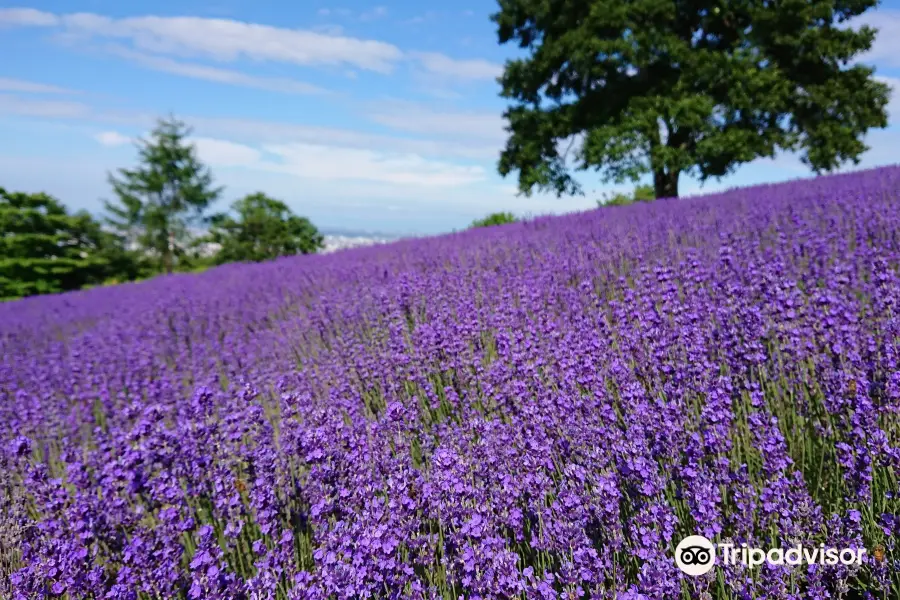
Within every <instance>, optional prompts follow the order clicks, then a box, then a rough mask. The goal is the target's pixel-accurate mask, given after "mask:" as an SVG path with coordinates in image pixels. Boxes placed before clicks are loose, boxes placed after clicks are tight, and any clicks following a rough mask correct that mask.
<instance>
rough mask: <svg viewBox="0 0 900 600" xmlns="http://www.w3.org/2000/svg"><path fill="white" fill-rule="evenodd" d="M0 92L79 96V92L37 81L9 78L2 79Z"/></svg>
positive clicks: (0, 78) (0, 80)
mask: <svg viewBox="0 0 900 600" xmlns="http://www.w3.org/2000/svg"><path fill="white" fill-rule="evenodd" d="M0 92H24V93H26V94H79V93H80V92H78V91H77V90H69V89H66V88H61V87H57V86H55V85H48V84H46V83H37V82H35V81H25V80H24V79H10V78H9V77H0Z"/></svg>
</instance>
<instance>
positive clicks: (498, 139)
mask: <svg viewBox="0 0 900 600" xmlns="http://www.w3.org/2000/svg"><path fill="white" fill-rule="evenodd" d="M369 118H371V119H372V120H373V121H375V122H376V123H379V124H381V125H385V126H387V127H391V128H392V129H396V130H398V131H406V132H409V133H416V134H421V135H429V136H440V137H449V138H452V139H460V138H464V139H470V140H482V141H489V142H493V143H495V144H497V147H498V148H499V144H501V143H502V141H503V140H504V139H505V138H506V133H505V131H504V129H503V126H504V124H503V118H502V117H501V115H500V114H499V113H491V112H475V111H465V112H464V111H440V110H434V109H432V108H429V107H426V106H423V105H420V104H415V103H411V102H389V103H383V104H382V105H380V106H378V107H376V108H374V109H373V110H371V111H370V113H369Z"/></svg>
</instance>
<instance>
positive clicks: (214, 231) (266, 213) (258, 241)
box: [208, 193, 324, 264]
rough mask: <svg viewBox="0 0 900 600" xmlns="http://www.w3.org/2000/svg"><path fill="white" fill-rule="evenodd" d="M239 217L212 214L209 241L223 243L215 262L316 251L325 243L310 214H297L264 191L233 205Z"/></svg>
mask: <svg viewBox="0 0 900 600" xmlns="http://www.w3.org/2000/svg"><path fill="white" fill-rule="evenodd" d="M231 209H232V211H234V213H235V217H232V216H230V215H226V214H219V215H215V216H214V217H213V218H212V228H211V231H210V236H209V238H208V241H212V242H214V243H217V244H220V245H221V249H220V250H219V251H218V253H216V256H215V262H216V263H217V264H223V263H228V262H238V261H253V262H259V261H263V260H269V259H272V258H277V257H279V256H290V255H294V254H312V253H314V252H316V251H317V250H319V249H321V248H322V246H323V241H324V238H323V237H322V235H321V234H320V233H319V231H318V229H316V227H315V226H314V225H313V224H312V223H311V222H310V221H309V219H307V218H306V217H298V216H297V215H295V214H293V213H292V212H291V210H290V209H289V208H288V207H287V205H286V204H285V203H284V202H281V201H280V200H276V199H274V198H270V197H268V196H266V195H265V194H263V193H256V194H250V195H249V196H246V197H244V198H241V199H240V200H238V201H236V202H235V203H234V204H232V205H231Z"/></svg>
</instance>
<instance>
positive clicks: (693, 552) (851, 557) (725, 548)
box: [675, 535, 866, 577]
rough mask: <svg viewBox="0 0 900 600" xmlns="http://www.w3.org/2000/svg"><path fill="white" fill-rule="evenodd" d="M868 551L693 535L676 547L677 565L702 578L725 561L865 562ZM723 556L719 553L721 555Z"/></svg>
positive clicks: (752, 563)
mask: <svg viewBox="0 0 900 600" xmlns="http://www.w3.org/2000/svg"><path fill="white" fill-rule="evenodd" d="M865 554H866V549H865V548H843V549H837V548H826V547H825V544H819V545H818V546H813V547H808V546H803V545H801V544H798V545H796V546H794V547H792V548H788V549H787V550H785V549H783V548H771V549H769V550H763V549H762V548H751V547H749V546H748V545H747V544H740V545H735V544H733V543H722V544H713V543H712V542H711V541H709V540H708V539H707V538H705V537H703V536H702V535H689V536H687V537H686V538H684V539H683V540H681V542H679V543H678V546H677V547H676V548H675V564H676V565H677V566H678V568H679V569H681V571H682V572H683V573H685V574H686V575H691V576H692V577H698V576H700V575H704V574H706V573H709V572H710V571H711V570H712V568H713V567H714V566H715V565H716V562H717V560H721V563H722V564H723V565H736V564H742V565H745V566H747V567H749V568H751V569H752V568H754V567H758V566H760V565H762V564H763V563H769V564H771V565H800V564H808V565H812V564H817V565H837V564H842V565H861V564H863V561H864V558H863V557H864V556H865ZM717 555H719V556H717Z"/></svg>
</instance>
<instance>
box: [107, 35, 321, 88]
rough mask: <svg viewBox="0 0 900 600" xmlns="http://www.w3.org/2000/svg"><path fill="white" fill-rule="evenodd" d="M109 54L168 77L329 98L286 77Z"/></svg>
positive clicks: (123, 51) (115, 49) (119, 51)
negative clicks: (180, 77)
mask: <svg viewBox="0 0 900 600" xmlns="http://www.w3.org/2000/svg"><path fill="white" fill-rule="evenodd" d="M105 49H106V51H107V52H109V53H111V54H114V55H116V56H119V57H121V58H125V59H127V60H130V61H132V62H134V63H136V64H139V65H141V66H143V67H146V68H148V69H153V70H155V71H161V72H164V73H172V74H173V75H181V76H183V77H191V78H194V79H202V80H205V81H213V82H216V83H224V84H228V85H238V86H243V87H249V88H256V89H260V90H268V91H273V92H283V93H286V94H327V93H329V92H328V90H325V89H324V88H321V87H319V86H316V85H312V84H310V83H304V82H302V81H295V80H293V79H288V78H284V77H258V76H255V75H247V74H246V73H241V72H240V71H233V70H230V69H222V68H219V67H210V66H207V65H201V64H196V63H189V62H183V61H177V60H174V59H171V58H167V57H163V56H153V55H151V54H146V53H144V52H137V51H134V50H130V49H128V48H124V47H122V46H118V45H114V44H111V45H107V46H106V47H105Z"/></svg>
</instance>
